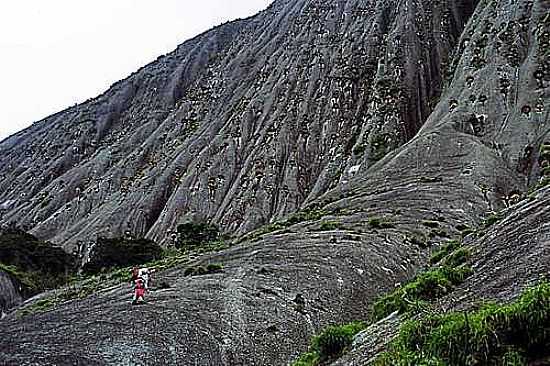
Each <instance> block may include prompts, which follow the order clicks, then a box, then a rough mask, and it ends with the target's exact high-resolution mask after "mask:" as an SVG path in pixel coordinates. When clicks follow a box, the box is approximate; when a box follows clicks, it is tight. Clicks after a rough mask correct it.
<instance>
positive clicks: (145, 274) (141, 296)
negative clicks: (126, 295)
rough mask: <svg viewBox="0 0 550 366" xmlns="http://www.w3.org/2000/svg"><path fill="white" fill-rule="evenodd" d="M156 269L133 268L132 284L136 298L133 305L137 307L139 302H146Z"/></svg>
mask: <svg viewBox="0 0 550 366" xmlns="http://www.w3.org/2000/svg"><path fill="white" fill-rule="evenodd" d="M155 272H156V270H155V269H154V268H147V267H143V268H138V267H133V268H132V270H131V275H132V277H131V283H132V284H133V285H134V297H133V300H132V304H133V305H136V304H138V303H139V302H145V292H146V291H148V290H149V283H150V280H151V278H150V276H151V274H152V273H155Z"/></svg>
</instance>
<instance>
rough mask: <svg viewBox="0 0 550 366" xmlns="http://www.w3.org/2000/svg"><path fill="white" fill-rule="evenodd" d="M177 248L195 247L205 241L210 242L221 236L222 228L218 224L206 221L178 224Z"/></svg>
mask: <svg viewBox="0 0 550 366" xmlns="http://www.w3.org/2000/svg"><path fill="white" fill-rule="evenodd" d="M177 232H178V241H177V243H176V247H177V248H186V247H195V246H197V245H202V244H204V243H210V242H213V241H216V240H218V239H219V238H220V230H219V229H218V227H217V226H215V225H211V224H206V223H193V222H188V223H185V224H181V225H178V227H177Z"/></svg>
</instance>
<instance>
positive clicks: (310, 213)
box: [238, 206, 329, 243]
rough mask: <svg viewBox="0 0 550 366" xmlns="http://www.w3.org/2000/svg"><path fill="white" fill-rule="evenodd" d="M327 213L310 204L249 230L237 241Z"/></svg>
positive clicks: (318, 217) (250, 238) (317, 217)
mask: <svg viewBox="0 0 550 366" xmlns="http://www.w3.org/2000/svg"><path fill="white" fill-rule="evenodd" d="M328 214H329V213H328V212H327V211H325V210H322V209H320V208H318V207H317V206H312V207H308V208H305V209H303V210H301V211H298V212H295V213H293V214H292V215H290V216H288V217H287V218H286V219H285V220H282V221H277V222H274V223H271V224H268V225H265V226H262V227H261V228H259V229H257V230H255V231H253V232H251V233H250V234H248V235H245V236H243V237H241V238H240V239H239V240H238V243H242V242H243V241H247V240H248V241H253V240H256V239H258V238H259V237H260V236H262V235H265V234H269V233H272V232H275V231H281V230H285V229H287V228H288V227H289V226H292V225H295V224H299V223H301V222H306V221H317V220H320V219H321V218H322V217H323V216H326V215H328Z"/></svg>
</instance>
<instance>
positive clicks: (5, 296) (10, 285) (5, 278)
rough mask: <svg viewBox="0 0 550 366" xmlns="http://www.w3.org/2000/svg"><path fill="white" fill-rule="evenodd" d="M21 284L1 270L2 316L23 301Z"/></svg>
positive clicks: (0, 299)
mask: <svg viewBox="0 0 550 366" xmlns="http://www.w3.org/2000/svg"><path fill="white" fill-rule="evenodd" d="M19 287H20V286H19V284H18V283H17V282H16V281H15V280H14V279H13V278H12V277H11V276H10V275H9V274H7V273H6V272H4V271H2V270H0V314H1V316H0V318H3V317H4V315H5V313H6V312H7V311H8V310H10V309H12V308H14V307H16V306H17V305H19V304H21V303H22V302H23V297H22V294H21V291H20V289H19Z"/></svg>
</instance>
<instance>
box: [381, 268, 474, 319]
mask: <svg viewBox="0 0 550 366" xmlns="http://www.w3.org/2000/svg"><path fill="white" fill-rule="evenodd" d="M471 274H472V269H471V268H470V267H467V266H460V267H456V268H453V267H449V266H444V267H439V268H436V269H433V270H430V271H427V272H424V273H422V274H420V275H419V276H417V277H416V278H415V279H414V280H413V281H411V282H409V283H408V284H406V285H405V286H403V287H399V288H398V289H396V290H394V291H393V292H391V293H389V294H387V295H384V296H382V297H381V298H380V299H378V300H377V301H375V302H374V304H373V305H372V307H371V318H372V320H373V321H378V320H380V319H384V318H385V317H387V316H388V315H390V314H391V313H393V312H395V311H397V312H399V313H400V314H407V313H416V312H418V311H420V310H421V309H423V308H426V307H427V306H428V302H429V301H431V300H435V299H438V298H440V297H442V296H444V295H446V294H447V293H449V292H450V291H451V290H452V289H453V288H454V287H455V286H457V285H459V284H461V283H462V282H464V280H465V279H466V278H467V277H468V276H469V275H471Z"/></svg>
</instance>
